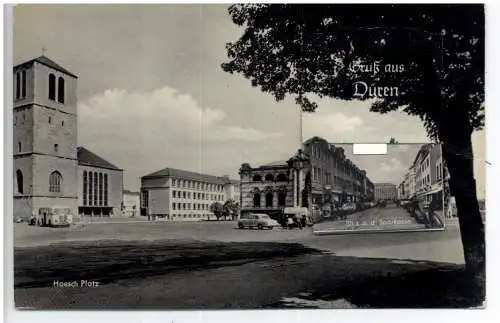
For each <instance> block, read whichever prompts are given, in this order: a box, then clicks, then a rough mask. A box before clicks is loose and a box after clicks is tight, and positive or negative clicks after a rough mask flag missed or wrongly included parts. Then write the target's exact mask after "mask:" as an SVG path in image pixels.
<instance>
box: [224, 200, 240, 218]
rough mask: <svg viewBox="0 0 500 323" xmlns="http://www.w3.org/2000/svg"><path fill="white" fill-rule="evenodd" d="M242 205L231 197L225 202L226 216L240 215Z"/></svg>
mask: <svg viewBox="0 0 500 323" xmlns="http://www.w3.org/2000/svg"><path fill="white" fill-rule="evenodd" d="M239 211H240V206H239V204H238V203H237V202H235V201H234V200H233V199H229V200H227V201H226V202H225V203H224V218H226V217H230V218H232V219H234V218H235V217H237V216H238V213H239Z"/></svg>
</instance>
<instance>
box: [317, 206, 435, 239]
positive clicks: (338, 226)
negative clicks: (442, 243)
mask: <svg viewBox="0 0 500 323" xmlns="http://www.w3.org/2000/svg"><path fill="white" fill-rule="evenodd" d="M421 229H425V225H423V224H420V223H417V221H416V220H415V219H414V218H412V217H411V216H410V215H409V213H408V212H406V211H405V210H404V209H402V208H398V207H396V205H394V204H388V205H387V207H385V208H379V207H373V208H370V209H367V210H364V211H361V212H356V213H353V214H350V215H348V216H347V218H346V219H344V220H334V221H325V222H323V223H320V224H318V225H316V226H315V228H314V232H315V233H316V234H330V233H335V232H345V231H347V232H349V231H394V230H396V231H397V230H421Z"/></svg>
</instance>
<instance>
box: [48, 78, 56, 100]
mask: <svg viewBox="0 0 500 323" xmlns="http://www.w3.org/2000/svg"><path fill="white" fill-rule="evenodd" d="M49 100H54V101H55V100H56V76H55V75H54V74H52V73H51V74H49Z"/></svg>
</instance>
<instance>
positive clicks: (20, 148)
mask: <svg viewBox="0 0 500 323" xmlns="http://www.w3.org/2000/svg"><path fill="white" fill-rule="evenodd" d="M22 149H23V145H22V144H21V142H18V143H17V151H18V152H21V151H22Z"/></svg>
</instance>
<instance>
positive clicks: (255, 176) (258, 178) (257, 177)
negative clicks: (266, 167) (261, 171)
mask: <svg viewBox="0 0 500 323" xmlns="http://www.w3.org/2000/svg"><path fill="white" fill-rule="evenodd" d="M252 180H253V181H254V182H261V181H262V176H260V175H254V176H253V179H252Z"/></svg>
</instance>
